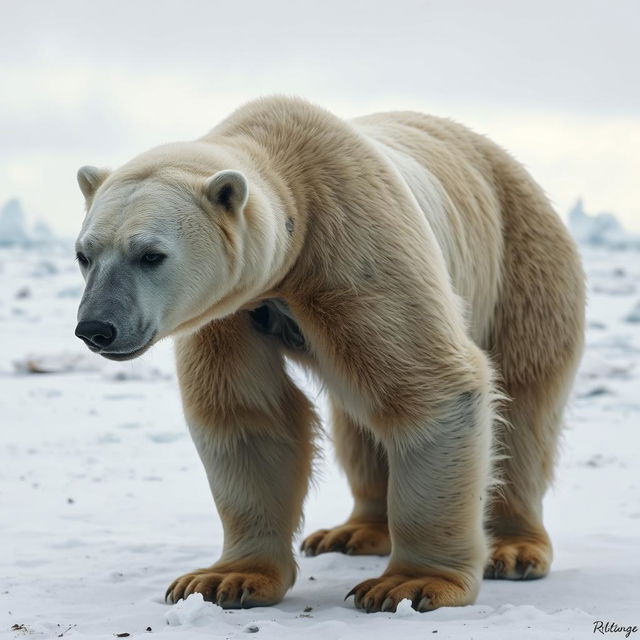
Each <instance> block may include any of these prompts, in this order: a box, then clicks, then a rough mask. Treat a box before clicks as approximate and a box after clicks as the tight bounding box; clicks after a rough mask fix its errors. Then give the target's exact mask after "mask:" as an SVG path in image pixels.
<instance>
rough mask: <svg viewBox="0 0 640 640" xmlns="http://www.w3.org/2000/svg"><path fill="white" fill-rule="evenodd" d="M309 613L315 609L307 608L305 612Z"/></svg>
mask: <svg viewBox="0 0 640 640" xmlns="http://www.w3.org/2000/svg"><path fill="white" fill-rule="evenodd" d="M309 611H313V607H305V608H304V612H305V613H309Z"/></svg>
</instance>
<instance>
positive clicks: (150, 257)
mask: <svg viewBox="0 0 640 640" xmlns="http://www.w3.org/2000/svg"><path fill="white" fill-rule="evenodd" d="M166 257H167V256H165V255H164V253H145V254H144V255H143V256H142V259H141V262H142V264H144V265H149V266H154V267H155V266H158V265H159V264H160V263H161V262H164V259H165V258H166Z"/></svg>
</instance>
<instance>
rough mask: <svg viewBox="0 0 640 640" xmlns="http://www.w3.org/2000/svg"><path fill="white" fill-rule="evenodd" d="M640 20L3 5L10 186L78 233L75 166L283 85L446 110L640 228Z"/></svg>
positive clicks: (575, 7) (102, 159)
mask: <svg viewBox="0 0 640 640" xmlns="http://www.w3.org/2000/svg"><path fill="white" fill-rule="evenodd" d="M639 18H640V5H638V3H637V2H636V1H635V0H633V1H632V0H612V1H609V2H602V1H595V2H594V1H586V0H585V1H576V0H564V1H558V0H556V1H555V2H551V1H549V0H540V1H539V2H536V3H524V2H513V1H510V2H508V1H506V0H503V1H498V0H483V1H481V2H474V1H472V0H466V1H462V0H450V1H448V2H445V1H444V0H443V1H438V2H433V1H422V2H419V1H417V0H398V1H395V2H388V1H387V2H384V3H382V2H371V1H370V2H364V1H344V0H343V1H342V2H338V1H336V0H324V1H323V2H321V3H320V2H317V3H316V2H314V3H308V2H293V1H289V2H284V1H283V0H271V1H269V2H258V1H257V0H253V1H251V2H249V1H246V2H243V3H229V2H217V1H212V0H183V1H180V2H162V1H158V0H156V1H151V0H137V1H135V2H131V1H128V2H122V1H121V0H113V1H112V2H110V3H108V4H104V3H87V2H86V1H84V2H78V1H75V0H74V1H65V0H59V1H57V2H34V1H33V0H26V1H23V2H21V3H15V4H11V5H10V6H9V5H8V4H6V5H5V6H4V7H3V12H2V24H1V25H0V87H1V88H2V93H1V94H0V200H2V199H4V198H8V197H9V196H12V195H18V196H21V197H23V198H24V199H25V201H26V202H27V205H28V206H30V207H31V208H32V209H34V210H37V211H40V212H50V213H51V214H52V215H53V216H54V217H55V218H56V220H57V223H58V225H59V226H62V227H64V228H66V229H69V230H71V229H73V228H75V225H76V224H77V215H78V214H77V210H78V208H79V206H80V205H79V198H78V195H77V193H76V186H75V178H74V175H75V170H76V168H77V166H78V165H79V164H83V163H86V162H91V163H96V164H111V165H115V164H118V163H119V162H121V161H123V160H125V159H126V158H128V157H129V156H131V155H132V154H134V153H136V152H138V151H140V150H142V149H144V148H146V147H148V146H151V145H154V144H157V143H160V142H163V141H166V140H171V139H184V138H192V137H195V136H197V135H200V134H201V133H203V132H204V131H206V130H207V129H208V128H210V127H211V126H213V125H214V124H215V122H216V121H218V120H219V119H220V118H222V117H224V115H226V114H227V113H228V112H229V111H231V110H232V109H233V108H235V107H236V106H238V105H239V104H240V103H242V102H244V101H246V100H248V99H251V98H253V97H255V96H257V95H262V94H265V93H273V92H284V93H289V94H300V95H304V96H306V97H308V98H309V99H311V100H314V101H317V102H319V103H321V104H323V105H324V106H326V107H328V108H331V109H333V110H334V111H336V112H337V113H338V114H340V115H344V116H352V115H356V114H358V113H365V112H367V111H373V110H378V109H398V108H413V109H420V110H423V111H430V112H435V113H438V114H440V115H451V116H453V117H456V118H457V119H460V120H463V121H465V122H468V123H469V124H471V125H473V126H474V127H476V128H478V129H480V130H481V131H482V132H484V133H487V134H489V135H490V136H492V137H494V138H495V139H496V140H497V141H498V142H500V143H501V144H503V145H504V146H507V147H509V148H510V149H511V150H513V151H514V152H515V153H516V155H518V156H519V157H520V158H521V159H522V160H523V161H525V162H526V163H527V165H528V166H529V167H530V168H531V170H532V171H533V172H534V175H535V176H536V177H537V178H538V179H539V180H540V181H541V182H542V183H543V185H544V186H545V187H546V188H547V190H548V191H549V193H550V195H551V196H552V197H553V198H554V200H555V201H556V203H557V204H558V206H559V207H561V208H563V207H565V206H568V204H569V203H570V201H571V199H573V198H574V197H575V196H577V195H579V193H577V191H579V192H580V193H581V194H582V195H584V196H585V197H586V199H587V205H589V204H592V205H593V206H595V207H608V208H617V209H618V210H619V212H620V214H621V215H622V217H623V218H625V219H626V221H627V222H628V223H629V224H632V225H636V226H640V205H639V204H638V203H637V202H636V201H637V186H636V184H637V177H636V176H635V171H636V169H635V167H637V166H638V165H639V164H640V145H639V144H638V133H637V132H638V131H640V83H638V82H637V68H636V67H637V64H638V60H640V32H639V29H638V24H639V22H640V20H639ZM44 186H46V189H44V188H43V187H44Z"/></svg>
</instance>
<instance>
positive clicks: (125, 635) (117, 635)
mask: <svg viewBox="0 0 640 640" xmlns="http://www.w3.org/2000/svg"><path fill="white" fill-rule="evenodd" d="M130 635H131V634H130V633H127V632H126V631H125V632H124V633H116V634H115V636H116V638H128V637H129V636H130Z"/></svg>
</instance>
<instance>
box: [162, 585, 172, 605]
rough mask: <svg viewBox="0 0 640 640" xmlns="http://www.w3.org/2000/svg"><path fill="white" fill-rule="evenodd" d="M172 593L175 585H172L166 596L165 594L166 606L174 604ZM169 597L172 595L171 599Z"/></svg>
mask: <svg viewBox="0 0 640 640" xmlns="http://www.w3.org/2000/svg"><path fill="white" fill-rule="evenodd" d="M172 591H173V585H171V586H170V587H169V588H168V589H167V590H166V591H165V594H164V602H165V604H174V602H173V594H172ZM169 595H171V598H170V597H169Z"/></svg>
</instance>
